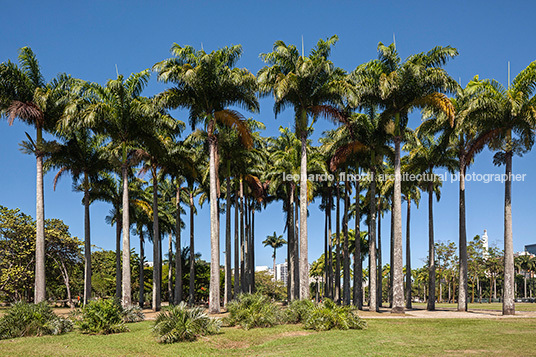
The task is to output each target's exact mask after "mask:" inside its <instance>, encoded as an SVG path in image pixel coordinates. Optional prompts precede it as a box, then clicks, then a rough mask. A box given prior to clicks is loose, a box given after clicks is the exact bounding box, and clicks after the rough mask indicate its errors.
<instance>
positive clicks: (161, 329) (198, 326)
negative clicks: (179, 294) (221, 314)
mask: <svg viewBox="0 0 536 357" xmlns="http://www.w3.org/2000/svg"><path fill="white" fill-rule="evenodd" d="M220 326H221V321H220V320H219V319H214V318H211V317H209V316H208V315H207V314H206V313H205V312H204V309H202V308H200V307H195V308H188V307H187V306H186V303H185V302H182V303H180V304H179V305H176V306H172V307H171V308H169V309H168V310H167V311H163V312H161V313H159V314H158V316H157V317H156V320H155V322H154V326H153V334H154V335H155V336H156V339H157V341H158V342H160V343H174V342H178V341H194V340H195V339H196V338H197V337H198V336H205V335H212V334H215V333H217V332H218V331H219V330H220Z"/></svg>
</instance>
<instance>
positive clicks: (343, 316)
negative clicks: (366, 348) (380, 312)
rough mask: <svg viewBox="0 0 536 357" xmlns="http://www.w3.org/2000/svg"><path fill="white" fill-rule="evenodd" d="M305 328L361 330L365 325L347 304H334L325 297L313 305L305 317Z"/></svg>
mask: <svg viewBox="0 0 536 357" xmlns="http://www.w3.org/2000/svg"><path fill="white" fill-rule="evenodd" d="M304 325H305V328H306V329H312V330H316V331H327V330H332V329H338V330H348V329H356V330H361V329H364V328H366V327H367V324H366V322H365V321H363V320H362V319H361V318H360V317H359V316H357V313H356V312H355V310H354V309H353V308H351V307H349V306H339V305H336V304H335V303H334V302H333V301H332V300H330V299H326V300H325V301H324V303H323V304H320V305H318V306H315V307H314V308H313V309H312V310H311V311H310V313H309V316H308V317H307V318H306V319H305V324H304Z"/></svg>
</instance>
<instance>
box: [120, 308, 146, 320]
mask: <svg viewBox="0 0 536 357" xmlns="http://www.w3.org/2000/svg"><path fill="white" fill-rule="evenodd" d="M143 320H145V315H144V314H143V310H142V309H141V308H140V307H139V306H135V305H132V306H129V307H124V308H123V322H126V323H130V322H140V321H143Z"/></svg>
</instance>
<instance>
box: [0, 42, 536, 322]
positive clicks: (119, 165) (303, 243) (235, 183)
mask: <svg viewBox="0 0 536 357" xmlns="http://www.w3.org/2000/svg"><path fill="white" fill-rule="evenodd" d="M337 40H338V38H337V36H332V37H331V38H328V39H326V40H319V41H318V43H317V44H316V46H315V47H314V48H313V49H312V50H311V52H310V53H309V55H307V56H306V55H305V54H304V53H301V54H300V53H299V51H298V49H297V48H296V46H294V45H288V44H285V43H284V42H282V41H276V42H275V43H274V46H273V49H272V52H269V53H264V54H261V59H262V60H263V61H264V62H265V63H266V66H265V67H263V68H262V69H261V70H260V71H259V72H258V74H257V76H255V75H253V74H252V73H251V72H249V71H248V70H247V69H242V68H237V67H235V65H236V63H237V61H238V60H239V58H240V56H241V53H242V49H241V46H231V47H224V48H221V49H219V50H216V51H213V52H211V53H206V52H205V51H204V50H195V49H194V48H192V47H190V46H185V47H182V46H179V45H177V44H175V45H173V47H172V49H171V53H172V55H173V57H171V58H169V59H166V60H163V61H161V62H159V63H157V64H155V65H154V66H153V71H154V72H156V73H157V77H158V80H159V81H161V82H163V83H165V84H168V85H169V86H170V87H169V88H168V89H167V90H165V91H164V92H162V93H160V94H158V95H156V96H154V97H150V98H147V97H143V96H142V91H143V89H144V88H145V86H146V85H147V83H148V80H149V77H150V74H151V72H150V71H149V70H145V71H142V72H140V73H135V74H132V75H130V76H129V77H128V78H126V79H125V78H124V77H123V76H121V75H119V76H118V78H117V79H115V80H109V81H108V82H107V83H106V85H104V86H103V85H99V84H97V83H90V82H86V81H82V80H78V79H74V78H71V77H69V76H67V75H60V76H58V77H57V78H55V79H54V80H52V81H50V82H49V83H46V82H45V80H44V78H43V76H42V74H41V72H40V67H39V64H38V62H37V59H36V57H35V55H34V53H33V52H32V51H31V49H29V48H27V47H25V48H22V49H21V51H20V54H19V64H18V65H17V64H15V63H13V62H11V61H8V62H4V63H2V64H1V65H0V109H1V112H2V114H3V115H5V116H6V117H7V118H8V120H10V122H13V120H14V119H15V118H19V119H21V120H23V121H25V122H27V123H30V124H32V125H34V126H35V127H36V129H37V136H36V140H33V139H32V138H31V137H30V136H29V135H28V142H25V144H24V146H25V148H26V149H27V151H28V152H31V153H33V154H34V155H35V156H36V159H37V160H36V161H37V222H38V224H37V227H38V229H37V240H36V245H37V249H36V283H35V301H36V302H38V301H42V300H44V299H45V277H44V266H43V254H44V244H45V237H44V231H43V229H42V227H43V226H42V222H43V221H44V199H43V181H42V178H43V169H50V168H56V169H59V172H58V175H57V178H59V176H61V174H62V173H65V172H70V173H71V175H72V176H73V179H74V181H75V182H76V188H77V189H79V190H80V191H82V192H84V205H85V217H86V218H85V256H86V261H85V266H86V270H85V297H84V300H85V301H87V299H88V298H89V297H90V296H91V261H90V247H91V246H90V225H89V205H90V203H91V201H92V200H94V199H106V200H108V201H109V202H112V203H113V206H114V210H113V214H112V215H111V218H110V221H111V222H113V223H115V224H116V227H117V235H116V246H117V251H118V252H119V250H120V249H119V247H120V244H121V243H122V256H119V254H118V257H117V265H118V266H117V268H118V271H121V275H120V274H117V279H118V280H117V286H118V287H119V286H121V300H122V303H123V305H131V304H132V298H131V295H132V292H131V288H130V247H131V244H130V228H131V226H132V223H133V220H132V216H133V215H132V214H131V212H130V211H131V210H133V209H132V208H131V207H133V206H137V205H138V206H141V207H143V206H144V205H143V204H142V203H141V202H138V201H137V199H136V197H131V196H130V195H131V194H132V192H134V191H133V188H132V187H131V186H132V185H136V184H138V185H139V183H138V180H136V179H134V178H133V169H135V168H136V169H139V170H140V172H141V173H147V174H150V180H151V191H152V192H151V193H152V204H151V205H150V207H147V206H145V211H144V212H145V215H148V214H149V215H150V216H151V217H148V218H147V220H146V222H148V223H147V224H146V226H150V227H151V230H152V231H151V236H152V239H153V248H154V251H153V256H154V264H155V267H159V266H161V264H162V261H161V253H160V252H161V250H162V249H161V240H160V237H161V235H162V232H163V230H162V227H161V224H160V223H161V221H162V222H163V221H165V220H163V219H162V218H161V215H162V212H163V210H162V204H163V203H162V202H160V201H162V197H163V195H164V194H163V192H159V190H160V187H161V184H162V182H166V178H167V180H169V181H168V182H169V184H170V185H172V186H173V187H174V188H175V191H176V192H175V195H172V194H169V195H168V196H169V197H168V199H167V202H168V204H169V203H170V204H172V205H174V209H175V217H174V222H175V223H174V224H175V228H174V229H173V230H169V231H170V232H171V233H172V234H174V235H175V240H176V241H175V245H176V247H177V251H178V249H179V247H181V237H180V236H181V233H180V232H181V208H180V203H181V202H185V203H186V204H187V205H188V206H189V207H190V211H191V215H190V229H191V232H190V251H191V252H195V250H194V239H193V237H194V232H193V222H192V220H193V218H192V217H193V212H194V211H195V206H194V203H193V197H194V196H195V195H194V192H195V191H196V190H200V191H203V192H204V195H203V196H202V200H206V199H208V201H209V205H210V217H211V219H210V232H211V233H210V235H211V279H210V294H209V295H210V300H209V311H210V312H219V310H220V306H221V303H220V261H219V256H220V250H221V249H220V223H219V217H220V214H221V213H222V212H223V211H225V215H226V218H225V222H226V224H225V227H226V232H225V254H226V255H225V256H226V259H225V264H224V265H225V269H224V275H225V293H224V303H226V302H227V301H229V300H230V299H231V298H232V296H233V292H234V293H237V292H239V291H252V290H253V289H254V286H255V283H254V273H253V272H254V266H255V264H254V259H255V252H254V231H255V230H254V225H255V223H254V222H255V211H258V210H260V209H261V208H262V207H263V206H264V205H266V204H268V203H269V202H270V201H272V200H274V199H276V200H277V199H279V200H282V201H283V210H284V212H285V214H286V217H287V223H286V230H287V234H288V236H287V242H288V248H289V249H288V257H287V258H288V263H289V272H290V274H289V276H290V278H289V284H288V293H289V296H290V298H291V299H308V298H309V283H308V282H309V259H308V235H307V215H308V204H309V203H310V202H311V201H312V200H313V199H314V198H315V196H317V197H318V196H320V197H321V199H322V205H321V208H322V209H324V210H325V212H326V232H325V239H324V245H325V249H324V253H325V257H326V261H327V264H326V265H325V266H326V268H325V270H326V271H325V279H326V281H327V282H328V287H327V289H326V293H327V294H328V295H329V296H332V297H334V298H335V299H336V300H339V301H341V302H342V303H344V304H349V303H350V300H351V291H350V290H351V289H350V288H351V284H350V279H351V276H350V270H351V269H350V251H349V249H350V239H349V237H350V231H351V230H350V229H349V220H350V218H351V217H354V218H355V229H354V232H360V223H361V220H362V218H366V219H365V221H366V224H367V226H368V232H367V235H366V236H367V239H366V240H367V242H368V256H369V265H370V267H369V271H379V270H380V269H378V265H379V266H380V267H381V230H380V229H379V227H380V225H379V223H380V221H381V218H382V212H383V211H384V210H385V209H387V208H389V209H390V210H391V212H392V214H391V237H390V240H391V244H390V246H391V252H390V254H389V255H390V267H391V269H392V270H391V271H392V274H391V282H390V304H391V307H392V311H393V312H403V311H404V308H405V307H408V308H409V307H411V294H410V293H408V294H406V297H405V296H404V290H406V292H408V291H409V292H410V291H411V289H410V288H409V286H410V285H411V275H410V274H411V269H406V271H409V273H407V275H406V289H404V276H403V255H402V251H403V250H402V216H401V209H402V207H401V205H402V200H404V201H406V202H407V204H408V207H407V209H408V215H407V217H408V218H407V219H408V224H407V227H406V229H407V233H406V235H407V237H406V238H407V242H406V244H407V249H406V260H407V262H406V263H407V265H408V266H409V262H410V260H411V256H410V254H411V252H410V249H409V246H410V239H409V238H410V230H409V227H410V225H409V220H410V214H409V213H410V210H411V202H412V201H413V202H416V203H417V202H418V200H419V198H420V193H419V192H420V191H419V190H422V191H425V192H427V193H428V204H429V207H428V212H429V259H428V263H429V267H428V270H429V275H430V279H429V284H430V289H429V292H430V294H434V292H435V288H432V287H433V285H434V284H435V281H434V277H435V269H436V267H435V252H434V246H435V243H434V229H433V195H434V194H435V195H436V196H437V195H438V194H439V192H440V186H441V182H440V180H439V179H438V178H437V176H434V170H435V169H437V168H446V169H448V170H451V171H454V170H458V171H459V173H460V178H461V179H460V197H459V198H460V204H459V207H460V211H459V227H460V233H459V252H460V254H459V255H460V260H459V296H458V309H459V310H467V242H466V224H465V216H466V213H465V182H464V175H465V173H466V171H467V169H468V167H469V166H470V164H471V163H472V162H473V161H474V157H475V155H476V154H477V153H478V152H480V151H481V150H482V149H483V148H484V147H486V146H487V147H489V148H490V149H492V150H494V151H496V152H497V153H496V155H495V157H494V163H495V164H505V167H506V171H505V173H506V174H507V175H509V174H511V172H512V157H513V155H514V154H522V153H524V152H526V151H528V150H530V148H531V147H532V144H533V139H534V127H535V123H536V110H535V106H536V102H535V101H536V99H534V98H535V96H534V89H535V87H536V62H533V63H531V64H530V65H529V66H528V67H527V68H526V69H525V70H523V71H522V72H521V73H520V74H519V75H518V76H517V77H516V78H515V79H514V80H513V81H512V83H511V84H509V85H508V87H507V88H504V87H502V86H501V85H500V84H498V83H497V82H496V81H494V80H480V79H479V78H478V77H475V78H474V79H473V80H472V81H471V82H469V84H468V85H467V86H466V87H465V88H461V87H460V85H459V84H458V83H456V81H454V80H453V79H452V78H451V77H450V76H449V75H448V73H447V72H446V71H445V70H444V69H443V68H442V67H443V65H444V64H445V63H446V62H447V61H448V60H449V59H451V58H453V57H455V56H457V54H458V53H457V51H456V49H454V48H452V47H449V46H448V47H435V48H433V49H431V50H430V51H428V52H423V53H419V54H415V55H412V56H410V57H408V58H407V59H406V60H404V61H403V60H402V59H401V58H400V56H399V54H398V52H397V50H396V47H395V44H394V43H393V44H391V45H389V46H385V45H383V44H382V43H380V44H379V46H378V59H375V60H371V61H370V62H367V63H365V64H362V65H359V66H357V67H356V69H355V70H353V71H352V72H350V73H347V72H346V71H344V70H343V69H341V68H338V67H336V66H334V64H333V63H332V62H331V61H330V60H329V56H330V53H331V50H332V48H333V46H334V45H335V44H336V42H337ZM447 94H451V95H452V97H448V96H447ZM270 95H271V96H273V97H274V100H275V103H274V108H273V109H274V113H275V115H276V117H277V115H279V114H280V113H282V112H283V111H284V110H285V109H287V108H289V107H291V108H293V109H294V117H295V128H294V129H295V132H294V133H292V132H291V131H290V130H288V129H283V128H281V129H280V134H281V135H280V136H279V137H276V138H268V139H264V138H262V137H261V136H260V135H259V134H258V132H257V131H258V130H259V129H262V128H263V125H262V123H259V122H256V121H254V120H252V119H246V118H245V117H244V116H243V115H242V114H241V113H239V112H238V111H237V110H236V108H238V109H242V110H246V111H249V112H251V113H257V112H258V111H259V102H258V97H259V96H270ZM175 108H183V109H186V110H187V111H188V113H189V114H188V120H189V124H190V126H191V127H192V130H194V129H195V128H196V127H197V126H201V127H202V128H203V130H196V131H194V132H193V133H192V134H191V135H190V136H188V138H186V139H185V140H182V141H180V140H178V139H177V138H178V137H179V135H180V134H181V132H182V129H183V127H184V124H183V123H182V122H181V121H178V120H176V119H174V118H172V117H171V116H170V114H169V112H168V111H169V110H170V109H175ZM415 109H422V111H423V118H424V119H425V120H424V122H423V124H422V125H420V126H419V128H417V129H416V130H415V131H412V130H411V129H409V128H408V119H409V114H410V113H411V112H412V111H413V110H415ZM319 117H324V118H327V119H329V120H332V121H334V122H336V123H338V124H340V126H339V128H338V129H336V130H332V131H329V132H326V133H325V135H324V138H323V139H322V140H321V143H322V146H321V147H320V148H317V147H314V146H312V145H311V142H310V140H309V139H308V137H309V135H310V134H311V133H312V131H313V124H314V123H315V122H316V120H317V119H318V118H319ZM43 131H47V132H49V133H52V134H54V135H56V136H57V137H58V138H59V139H61V141H62V142H63V144H57V143H56V142H48V141H46V140H44V139H43ZM403 150H404V151H408V152H409V153H410V154H409V155H408V156H405V157H402V151H403ZM207 154H208V155H207ZM207 157H208V160H207ZM44 159H46V160H45V165H44V164H43V161H44ZM104 172H108V173H110V172H111V173H112V174H111V176H112V177H113V176H114V175H117V176H119V177H120V182H113V184H112V186H113V185H115V188H116V190H114V191H113V192H114V194H113V195H108V198H104V196H105V194H103V193H101V192H103V189H102V187H103V186H104V185H106V184H105V182H106V180H105V179H104V178H103V177H105V176H106V175H110V174H103V173H104ZM330 172H333V173H336V174H337V175H336V176H338V174H340V173H345V178H343V179H337V180H335V182H331V181H329V180H324V181H321V182H315V181H313V180H309V179H308V178H309V176H308V174H310V173H319V174H326V173H330ZM361 173H368V174H370V177H372V179H370V180H362V181H360V180H357V181H355V182H354V187H353V189H354V193H355V202H354V203H353V204H352V203H351V202H350V195H351V190H352V187H351V186H352V183H351V182H350V180H349V179H348V174H361ZM381 173H391V174H393V176H394V179H392V180H386V181H381V180H378V179H377V176H378V175H379V174H381ZM402 173H426V174H428V176H429V177H432V179H429V180H420V182H416V181H407V180H404V181H403V180H402ZM286 174H295V175H292V177H297V178H298V179H296V180H294V179H291V180H287V179H285V177H287V176H286ZM507 177H510V176H507ZM183 184H186V187H182V185H183ZM108 185H110V183H109V180H108ZM364 189H366V190H367V191H366V195H365V196H361V195H360V193H361V192H362V191H363V190H364ZM222 191H224V193H225V204H220V203H221V202H220V199H221V195H222ZM173 196H174V197H173ZM183 196H184V199H183V198H182V197H183ZM341 196H342V199H343V202H344V203H343V206H344V208H343V214H342V221H341V219H340V198H341ZM92 197H93V198H92ZM334 197H335V199H334ZM164 201H166V200H164ZM232 206H234V207H235V219H234V221H235V224H234V227H235V232H234V258H235V259H234V267H235V269H234V286H233V287H232V286H231V282H232V278H231V272H232V270H231V265H232V261H231V260H232V259H231V257H232V251H231V246H232V244H231V243H232V242H231V241H232V239H231V235H232V234H231V207H232ZM333 208H335V210H336V225H335V226H336V229H335V230H336V232H335V235H334V240H333V239H332V234H331V228H332V224H331V223H332V222H331V211H332V209H333ZM141 219H142V218H139V220H141ZM144 219H145V218H144ZM504 220H505V222H504V224H505V249H504V250H505V260H504V261H505V278H504V281H505V289H504V300H503V301H504V303H503V313H504V314H513V313H514V304H513V297H514V295H513V291H514V288H513V286H514V280H513V276H514V261H513V244H512V231H511V225H512V224H511V180H510V179H507V180H506V181H505V216H504ZM134 221H136V224H138V223H139V222H138V219H134ZM168 221H171V220H168ZM142 225H143V224H141V223H140V227H141V226H142ZM377 225H378V226H377ZM377 227H378V228H377ZM341 228H342V232H340V229H341ZM166 229H167V228H166ZM142 231H143V230H142V229H141V230H138V232H139V233H141V232H142ZM341 233H342V243H341ZM355 235H356V234H355V233H354V236H355ZM121 238H122V242H120V239H121ZM170 244H171V241H170ZM354 247H355V248H354V266H353V270H354V272H355V274H354V275H353V276H354V281H353V292H352V293H353V301H354V304H356V305H357V306H358V307H361V306H362V304H363V293H362V291H361V284H359V283H358V282H360V279H361V278H362V263H361V262H362V259H363V257H364V255H365V254H364V253H365V252H364V251H362V247H361V244H356V243H355V237H354ZM333 248H335V252H333ZM341 248H342V252H341V251H340V250H341ZM171 250H172V249H169V251H170V259H169V260H170V261H171V256H172V252H171ZM175 259H176V261H175V268H176V269H177V270H176V271H175V274H176V276H180V275H181V271H180V266H181V264H180V259H181V258H180V254H175ZM334 260H335V261H334ZM192 261H193V260H192V259H191V262H192ZM378 262H380V264H378ZM119 264H122V267H121V269H120V267H119ZM170 264H171V263H170ZM333 267H334V269H333ZM333 270H334V271H333ZM341 270H342V287H341V279H340V277H341ZM170 271H171V269H170ZM120 281H121V284H119V282H120ZM153 282H154V287H153V308H154V309H155V310H156V309H158V308H159V306H160V301H161V287H160V285H161V272H160V271H159V269H158V268H155V269H154V276H153ZM369 286H370V294H369V306H370V308H371V309H377V308H378V307H379V306H380V305H381V303H382V301H381V298H380V297H381V284H378V277H377V275H376V274H370V282H369ZM168 289H169V290H171V287H168ZM190 291H193V289H190ZM117 293H119V291H118V292H117ZM174 293H175V296H176V297H178V298H179V301H180V299H182V297H181V286H180V285H178V286H177V285H176V286H175V292H174ZM190 299H192V297H190ZM428 301H429V305H428V309H430V310H433V309H434V308H435V306H434V303H435V298H434V296H433V295H431V296H430V298H429V299H428ZM191 302H192V301H191Z"/></svg>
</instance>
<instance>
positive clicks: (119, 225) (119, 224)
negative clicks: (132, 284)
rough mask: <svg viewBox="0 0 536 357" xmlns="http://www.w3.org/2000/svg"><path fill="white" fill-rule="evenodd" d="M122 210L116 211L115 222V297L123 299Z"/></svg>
mask: <svg viewBox="0 0 536 357" xmlns="http://www.w3.org/2000/svg"><path fill="white" fill-rule="evenodd" d="M119 211H120V209H119V208H117V209H116V214H117V222H115V297H116V298H117V299H121V286H122V276H121V231H122V225H123V219H122V218H121V214H120V212H119Z"/></svg>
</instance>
